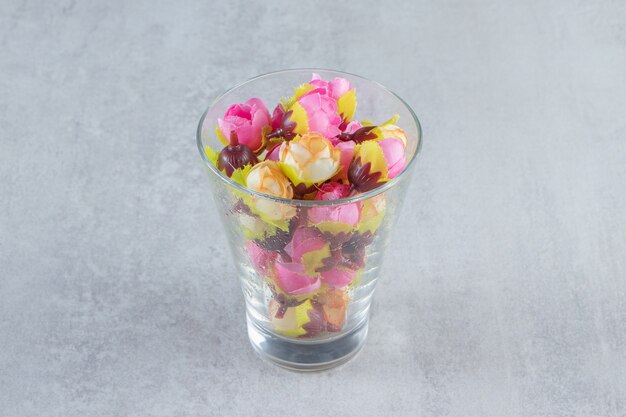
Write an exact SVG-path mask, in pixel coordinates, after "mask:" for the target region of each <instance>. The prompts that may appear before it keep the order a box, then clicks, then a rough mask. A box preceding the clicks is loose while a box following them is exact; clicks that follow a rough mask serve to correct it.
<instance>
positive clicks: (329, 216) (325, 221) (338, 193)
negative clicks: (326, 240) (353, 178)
mask: <svg viewBox="0 0 626 417" xmlns="http://www.w3.org/2000/svg"><path fill="white" fill-rule="evenodd" d="M350 194H351V189H350V186H348V185H345V184H339V183H336V182H334V183H333V182H330V183H326V184H324V185H322V186H321V187H320V189H319V191H318V192H317V194H316V195H315V199H316V200H338V199H341V198H346V197H349V196H350ZM361 206H362V203H360V202H357V203H342V204H337V205H332V206H319V207H311V208H310V209H309V212H308V219H309V223H310V224H311V225H312V226H315V227H317V228H318V229H319V230H320V231H322V232H325V233H331V234H338V233H347V232H350V231H352V230H353V229H354V228H355V226H356V225H357V224H358V223H359V220H360V218H361Z"/></svg>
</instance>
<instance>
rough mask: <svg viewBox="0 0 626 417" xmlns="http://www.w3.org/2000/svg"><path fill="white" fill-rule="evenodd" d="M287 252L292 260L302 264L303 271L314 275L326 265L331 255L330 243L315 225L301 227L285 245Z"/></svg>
mask: <svg viewBox="0 0 626 417" xmlns="http://www.w3.org/2000/svg"><path fill="white" fill-rule="evenodd" d="M285 252H286V253H287V255H289V257H290V258H291V262H293V263H297V264H301V265H302V271H303V272H304V273H307V274H309V275H311V276H313V275H317V274H318V270H319V269H321V268H322V267H323V266H324V260H325V259H326V258H328V257H330V244H329V243H328V242H327V241H326V240H325V239H324V238H323V237H322V234H321V233H320V231H319V230H317V229H315V228H314V227H299V228H297V229H296V230H295V231H294V232H293V236H292V238H291V241H290V242H289V243H288V244H287V245H286V246H285Z"/></svg>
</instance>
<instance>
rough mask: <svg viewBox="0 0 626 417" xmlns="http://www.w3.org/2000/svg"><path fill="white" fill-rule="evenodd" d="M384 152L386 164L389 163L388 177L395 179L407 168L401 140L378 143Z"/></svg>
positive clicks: (388, 139) (392, 139)
mask: <svg viewBox="0 0 626 417" xmlns="http://www.w3.org/2000/svg"><path fill="white" fill-rule="evenodd" d="M377 143H378V145H379V146H380V148H381V149H382V150H383V155H384V157H385V162H386V163H387V176H388V177H389V178H395V177H396V176H397V175H398V174H399V173H401V172H402V170H403V169H404V166H405V159H404V145H403V144H402V141H401V140H400V139H395V138H387V139H383V140H379V141H377Z"/></svg>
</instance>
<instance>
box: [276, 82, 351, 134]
mask: <svg viewBox="0 0 626 417" xmlns="http://www.w3.org/2000/svg"><path fill="white" fill-rule="evenodd" d="M288 113H291V114H289V120H290V121H292V122H294V123H295V124H296V125H295V128H294V132H295V133H297V134H300V135H303V134H305V133H307V132H318V133H320V134H321V135H323V136H324V137H326V138H334V137H335V136H337V135H338V134H339V133H341V130H339V125H340V124H341V117H340V116H339V113H337V103H336V102H335V100H333V99H332V98H331V97H329V96H327V95H325V94H324V92H323V90H321V89H314V90H311V91H310V92H308V93H307V94H305V95H303V96H301V97H300V98H298V99H297V100H296V102H295V103H294V104H293V105H292V106H291V107H290V108H289V110H288V112H287V114H288Z"/></svg>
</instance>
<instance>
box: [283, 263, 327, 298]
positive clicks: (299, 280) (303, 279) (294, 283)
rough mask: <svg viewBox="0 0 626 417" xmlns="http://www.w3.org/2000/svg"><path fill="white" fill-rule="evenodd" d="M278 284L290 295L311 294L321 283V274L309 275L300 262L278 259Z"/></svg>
mask: <svg viewBox="0 0 626 417" xmlns="http://www.w3.org/2000/svg"><path fill="white" fill-rule="evenodd" d="M274 268H275V270H276V284H277V285H278V286H279V287H280V289H281V290H282V291H284V292H285V293H287V294H289V295H302V294H309V293H312V292H314V291H317V290H318V289H319V288H320V285H321V283H322V282H321V278H320V276H319V275H314V276H309V275H308V274H306V272H305V271H304V267H303V266H302V264H299V263H292V262H283V261H282V260H281V259H280V258H279V259H278V260H277V261H276V263H275V265H274Z"/></svg>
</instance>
